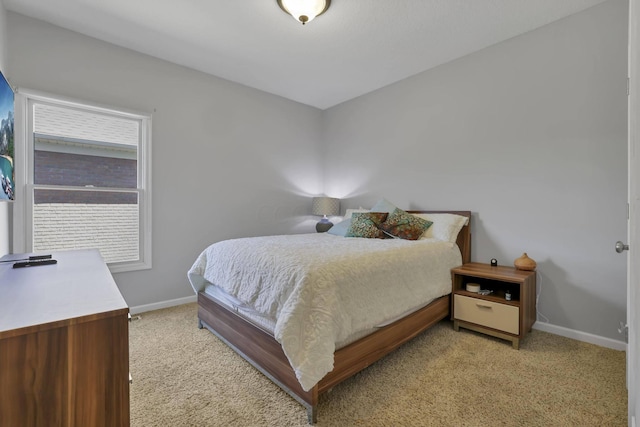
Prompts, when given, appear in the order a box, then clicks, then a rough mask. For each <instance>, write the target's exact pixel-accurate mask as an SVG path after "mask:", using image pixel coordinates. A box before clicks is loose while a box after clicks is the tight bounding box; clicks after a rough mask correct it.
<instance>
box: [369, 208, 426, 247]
mask: <svg viewBox="0 0 640 427" xmlns="http://www.w3.org/2000/svg"><path fill="white" fill-rule="evenodd" d="M431 224H433V222H431V221H427V220H426V219H422V218H418V217H417V216H413V215H411V214H410V213H407V212H405V211H403V210H402V209H400V208H396V209H395V210H394V211H393V212H392V213H391V214H389V216H388V217H387V220H386V221H384V223H382V225H380V228H381V229H382V230H384V231H386V232H387V233H389V234H391V235H392V236H396V237H399V238H401V239H406V240H418V239H419V238H420V236H422V234H423V233H424V232H425V231H426V230H427V228H429V227H431Z"/></svg>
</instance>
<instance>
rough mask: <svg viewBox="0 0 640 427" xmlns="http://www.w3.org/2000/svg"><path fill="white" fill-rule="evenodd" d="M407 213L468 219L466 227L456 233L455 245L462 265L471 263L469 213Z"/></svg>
mask: <svg viewBox="0 0 640 427" xmlns="http://www.w3.org/2000/svg"><path fill="white" fill-rule="evenodd" d="M407 212H409V213H416V214H419V213H424V214H429V213H450V214H456V215H462V216H466V217H467V218H469V222H468V223H467V225H465V226H464V227H462V229H461V230H460V232H459V233H458V239H457V240H456V243H457V244H458V247H459V248H460V253H462V263H463V264H466V263H468V262H471V211H407Z"/></svg>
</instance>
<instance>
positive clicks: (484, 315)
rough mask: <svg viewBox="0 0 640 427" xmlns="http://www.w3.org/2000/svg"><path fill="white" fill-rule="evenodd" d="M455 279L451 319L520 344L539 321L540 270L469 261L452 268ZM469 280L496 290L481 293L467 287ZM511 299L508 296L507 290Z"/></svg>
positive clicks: (518, 345) (483, 287)
mask: <svg viewBox="0 0 640 427" xmlns="http://www.w3.org/2000/svg"><path fill="white" fill-rule="evenodd" d="M451 278H452V283H453V288H452V293H453V298H452V301H451V305H452V307H451V313H452V314H451V320H453V327H454V329H455V330H456V331H458V330H459V329H460V328H461V327H462V328H465V329H470V330H473V331H476V332H481V333H484V334H487V335H491V336H494V337H497V338H502V339H505V340H508V341H511V342H512V344H513V348H515V349H518V348H520V340H522V339H523V338H524V337H525V336H526V334H527V333H528V332H529V331H531V327H532V326H533V324H534V323H535V321H536V273H535V271H523V270H516V269H515V268H512V267H503V266H497V267H492V266H491V265H489V264H481V263H468V264H464V265H463V266H461V267H457V268H453V269H452V270H451ZM468 283H474V284H478V285H480V288H481V289H488V290H491V291H492V292H491V293H490V294H489V295H480V294H478V293H476V292H469V291H467V290H466V285H467V284H468ZM507 293H510V294H511V299H510V300H508V299H506V294H507Z"/></svg>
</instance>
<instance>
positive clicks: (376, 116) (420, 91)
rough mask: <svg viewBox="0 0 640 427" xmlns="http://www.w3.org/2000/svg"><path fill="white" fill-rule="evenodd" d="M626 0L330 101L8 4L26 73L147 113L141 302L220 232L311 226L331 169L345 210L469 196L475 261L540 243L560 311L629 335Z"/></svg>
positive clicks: (181, 273)
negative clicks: (149, 155)
mask: <svg viewBox="0 0 640 427" xmlns="http://www.w3.org/2000/svg"><path fill="white" fill-rule="evenodd" d="M626 8H627V3H626V1H625V0H611V1H609V2H607V3H604V4H603V5H601V6H597V7H595V8H593V9H589V10H587V11H585V12H583V13H580V14H578V15H575V16H573V17H569V18H567V19H564V20H562V21H559V22H556V23H554V24H551V25H549V26H546V27H543V28H541V29H539V30H536V31H533V32H531V33H528V34H525V35H523V36H520V37H517V38H514V39H511V40H509V41H506V42H504V43H500V44H498V45H496V46H493V47H491V48H488V49H485V50H483V51H481V52H477V53H475V54H473V55H469V56H467V57H465V58H462V59H460V60H457V61H454V62H452V63H449V64H446V65H444V66H441V67H438V68H436V69H433V70H430V71H428V72H425V73H422V74H420V75H417V76H414V77H412V78H410V79H407V80H404V81H402V82H399V83H397V84H394V85H392V86H389V87H386V88H383V89H381V90H379V91H376V92H374V93H371V94H368V95H366V96H363V97H360V98H358V99H355V100H352V101H350V102H347V103H344V104H342V105H339V106H336V107H333V108H331V109H329V110H326V111H324V112H320V111H318V110H315V109H312V108H308V107H304V106H301V105H299V104H295V103H292V102H290V101H286V100H283V99H281V98H278V97H274V96H272V95H268V94H264V93H261V92H258V91H255V90H252V89H248V88H245V87H242V86H239V85H235V84H232V83H229V82H226V81H224V80H221V79H217V78H214V77H211V76H206V75H204V74H201V73H197V72H195V71H190V70H188V69H184V68H181V67H178V66H175V65H171V64H168V63H166V62H163V61H159V60H155V59H152V58H149V57H146V56H144V55H140V54H137V53H134V52H131V51H128V50H125V49H121V48H117V47H114V46H111V45H109V44H106V43H102V42H99V41H96V40H93V39H90V38H87V37H84V36H81V35H78V34H75V33H72V32H69V31H66V30H62V29H60V28H56V27H53V26H50V25H48V24H45V23H42V22H40V21H37V20H32V19H29V18H25V17H23V16H20V15H16V14H12V13H9V14H8V29H9V45H8V46H9V47H8V53H9V55H8V58H7V60H8V61H7V63H8V67H9V77H11V78H12V81H13V82H14V84H18V85H20V86H24V87H27V88H31V89H37V90H38V89H39V90H44V91H48V92H52V93H56V94H60V95H65V96H71V97H75V98H80V99H86V100H89V101H97V102H100V103H104V104H108V105H114V106H121V107H125V108H133V109H137V110H142V111H151V112H153V114H154V116H153V120H154V122H153V150H154V152H153V168H154V179H153V181H154V182H153V185H154V191H153V208H154V211H153V215H154V221H153V233H154V245H153V246H154V260H153V262H154V268H153V269H152V270H150V271H140V272H134V273H121V274H117V275H116V281H117V283H118V285H119V286H120V288H121V289H122V291H123V293H124V295H125V298H126V299H127V302H128V303H129V304H130V305H132V306H135V305H141V304H148V303H152V302H157V301H162V300H168V299H172V298H180V297H184V296H188V295H190V294H191V291H190V289H189V287H188V285H187V281H186V278H185V272H186V270H187V269H188V268H189V266H190V265H191V263H192V262H193V260H194V259H195V256H196V255H197V254H198V253H199V252H200V250H201V249H202V248H204V247H205V246H206V245H207V244H209V243H211V242H213V241H217V240H220V239H223V238H229V237H239V236H248V235H256V234H275V233H286V232H306V231H312V230H313V224H314V223H315V218H313V217H309V216H307V215H306V213H307V212H308V211H309V206H308V205H309V203H308V199H307V196H308V195H310V194H315V193H320V192H322V184H323V181H322V180H323V174H324V177H325V178H324V185H325V187H324V189H325V190H326V192H327V194H328V195H330V196H336V197H343V198H345V200H344V201H343V210H344V209H345V208H347V207H358V206H360V205H362V206H370V205H371V204H372V203H374V202H375V201H376V200H377V199H378V198H379V197H386V198H388V199H389V200H391V201H393V202H395V203H396V204H398V205H399V206H402V207H406V208H424V209H468V210H472V211H473V220H472V225H473V228H474V234H473V245H472V247H473V253H472V256H473V259H474V260H475V261H482V262H486V261H488V260H489V259H490V258H492V257H496V258H498V260H499V261H500V263H501V264H504V265H511V264H512V262H513V260H514V259H515V258H516V257H518V256H520V255H521V254H522V252H525V251H526V252H528V254H529V255H530V256H531V257H532V258H534V259H535V260H537V261H538V265H539V269H538V270H539V279H541V282H542V287H541V290H542V292H541V295H540V300H539V309H540V311H541V313H542V314H543V315H544V316H546V317H547V318H548V320H549V321H550V322H551V323H552V324H555V325H559V326H564V327H567V328H571V329H575V330H579V331H584V332H588V333H592V334H595V335H600V336H605V337H609V338H612V339H617V340H620V339H621V337H620V336H619V335H618V334H617V331H616V329H617V326H618V321H621V320H624V319H625V318H626V315H625V305H626V302H625V298H626V295H625V287H626V271H625V268H626V257H624V256H620V255H617V254H615V252H614V251H613V244H614V242H615V241H616V240H618V239H622V240H624V239H625V236H626V176H627V163H626V46H627V42H626V40H627V36H626V28H627V9H626ZM322 153H324V154H322ZM321 155H324V164H323V163H322V162H321V161H320V160H321V159H320V158H319V156H321ZM1 225H2V224H1V220H0V226H1Z"/></svg>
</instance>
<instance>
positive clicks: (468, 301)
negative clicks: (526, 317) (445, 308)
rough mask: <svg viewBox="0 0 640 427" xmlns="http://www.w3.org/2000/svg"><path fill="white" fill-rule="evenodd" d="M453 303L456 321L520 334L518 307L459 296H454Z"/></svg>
mask: <svg viewBox="0 0 640 427" xmlns="http://www.w3.org/2000/svg"><path fill="white" fill-rule="evenodd" d="M453 301H454V302H453V303H454V316H455V319H456V320H463V321H465V322H470V323H475V324H477V325H482V326H486V327H488V328H493V329H497V330H500V331H504V332H507V333H510V334H514V335H518V334H520V311H519V309H518V307H514V306H512V305H508V304H500V303H497V302H492V301H485V300H482V299H478V298H471V297H466V296H463V295H458V294H454V296H453Z"/></svg>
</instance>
